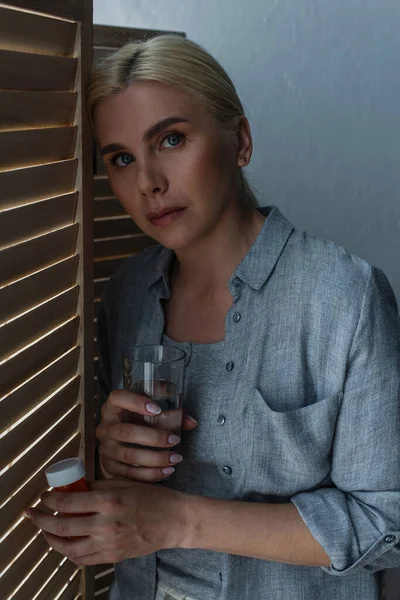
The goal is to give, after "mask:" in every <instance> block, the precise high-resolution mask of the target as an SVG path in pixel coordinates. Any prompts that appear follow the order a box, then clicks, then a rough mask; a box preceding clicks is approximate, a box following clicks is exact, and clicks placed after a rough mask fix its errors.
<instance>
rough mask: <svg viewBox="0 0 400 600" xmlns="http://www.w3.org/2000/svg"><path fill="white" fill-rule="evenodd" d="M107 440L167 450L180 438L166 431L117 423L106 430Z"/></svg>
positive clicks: (177, 442)
mask: <svg viewBox="0 0 400 600" xmlns="http://www.w3.org/2000/svg"><path fill="white" fill-rule="evenodd" d="M107 433H108V437H107V440H112V441H118V442H125V443H128V444H139V445H140V446H153V447H155V448H167V447H168V446H176V444H179V442H180V441H181V440H180V437H179V436H177V435H176V434H174V433H171V432H169V431H167V430H166V429H156V428H154V427H145V426H141V425H131V424H129V423H118V424H115V425H111V426H110V427H109V428H108V432H107Z"/></svg>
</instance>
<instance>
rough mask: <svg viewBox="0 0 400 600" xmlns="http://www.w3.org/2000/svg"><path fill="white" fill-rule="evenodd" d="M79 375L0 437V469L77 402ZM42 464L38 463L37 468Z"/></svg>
mask: <svg viewBox="0 0 400 600" xmlns="http://www.w3.org/2000/svg"><path fill="white" fill-rule="evenodd" d="M78 389H79V377H75V379H73V380H72V381H71V382H70V383H69V384H67V385H66V386H65V387H63V388H62V389H61V390H60V391H59V392H58V393H57V394H55V395H54V396H53V397H52V398H51V399H50V400H48V402H46V403H45V404H43V406H41V407H40V408H39V409H38V410H36V411H35V412H34V413H32V414H31V415H30V416H29V417H27V418H26V419H25V420H24V421H22V422H21V423H20V424H19V425H17V427H15V428H14V429H12V430H11V431H10V432H9V433H7V434H6V435H5V436H4V437H2V438H1V439H0V471H1V470H2V469H4V467H6V466H7V464H9V463H10V462H11V461H13V460H14V459H15V458H16V457H17V456H18V455H19V454H21V452H23V451H24V450H25V449H26V448H28V447H29V446H30V445H31V444H33V442H34V441H35V440H36V439H37V438H38V437H40V436H41V435H42V434H44V433H45V432H46V431H47V430H48V429H49V427H51V426H52V425H53V424H54V423H55V422H56V421H57V420H58V419H60V418H61V417H62V416H63V415H64V414H65V413H66V412H68V410H69V409H71V408H72V407H73V406H74V405H75V404H76V397H77V392H78ZM32 466H33V467H34V465H32ZM39 466H40V465H37V468H38V467H39Z"/></svg>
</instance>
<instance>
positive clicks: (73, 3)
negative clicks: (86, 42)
mask: <svg viewBox="0 0 400 600" xmlns="http://www.w3.org/2000/svg"><path fill="white" fill-rule="evenodd" d="M12 4H13V5H15V6H20V7H21V8H26V9H28V10H36V11H38V12H43V13H47V14H49V15H52V16H56V17H62V18H64V19H71V20H73V21H82V23H83V24H86V23H88V25H91V18H92V3H91V2H88V1H87V0H66V1H64V0H56V1H55V0H12ZM89 17H90V18H89ZM85 49H86V48H85Z"/></svg>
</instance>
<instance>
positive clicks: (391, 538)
mask: <svg viewBox="0 0 400 600" xmlns="http://www.w3.org/2000/svg"><path fill="white" fill-rule="evenodd" d="M395 539H396V538H395V536H394V535H387V536H386V537H385V542H386V543H387V544H393V542H394V541H395Z"/></svg>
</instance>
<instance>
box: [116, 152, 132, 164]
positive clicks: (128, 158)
mask: <svg viewBox="0 0 400 600" xmlns="http://www.w3.org/2000/svg"><path fill="white" fill-rule="evenodd" d="M132 161H133V156H132V155H131V154H126V153H124V154H117V156H113V158H112V159H111V163H112V165H113V166H114V167H126V166H127V165H129V164H130V163H131V162H132Z"/></svg>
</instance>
